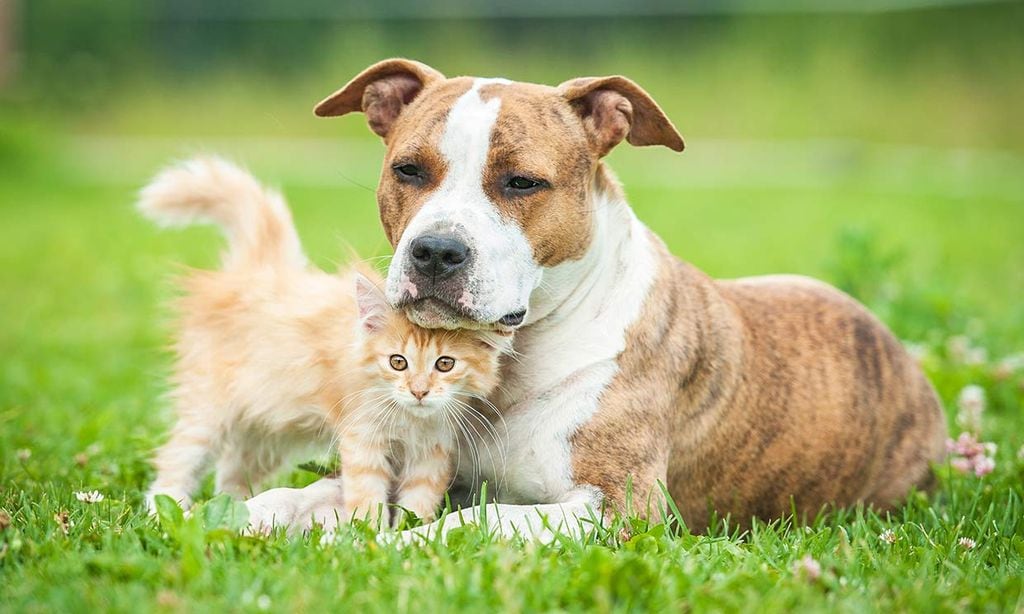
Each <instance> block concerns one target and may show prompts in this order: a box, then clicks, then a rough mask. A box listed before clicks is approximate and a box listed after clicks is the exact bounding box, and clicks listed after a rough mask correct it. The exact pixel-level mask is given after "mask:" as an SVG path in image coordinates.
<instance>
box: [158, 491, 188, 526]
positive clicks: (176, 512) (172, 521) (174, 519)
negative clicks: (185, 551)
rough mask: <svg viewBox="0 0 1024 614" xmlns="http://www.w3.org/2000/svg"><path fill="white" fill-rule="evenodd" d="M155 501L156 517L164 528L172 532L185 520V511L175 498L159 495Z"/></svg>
mask: <svg viewBox="0 0 1024 614" xmlns="http://www.w3.org/2000/svg"><path fill="white" fill-rule="evenodd" d="M154 502H155V503H156V517H157V520H159V521H160V527H161V528H162V529H163V530H165V531H168V532H172V531H174V530H176V529H177V528H179V527H180V526H181V525H182V524H183V523H184V522H185V513H184V512H183V511H182V510H181V506H179V505H178V502H177V501H175V500H174V499H172V498H170V497H168V496H167V495H157V496H156V498H155V499H154Z"/></svg>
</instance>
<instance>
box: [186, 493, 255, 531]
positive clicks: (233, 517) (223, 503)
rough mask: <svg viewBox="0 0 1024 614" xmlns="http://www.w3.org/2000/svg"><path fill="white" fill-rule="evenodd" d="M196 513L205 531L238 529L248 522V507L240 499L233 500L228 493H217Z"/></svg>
mask: <svg viewBox="0 0 1024 614" xmlns="http://www.w3.org/2000/svg"><path fill="white" fill-rule="evenodd" d="M196 515H197V516H198V517H199V518H200V519H201V521H202V523H203V529H204V530H205V531H208V532H209V531H213V530H216V529H228V530H231V531H240V530H242V529H244V528H245V526H246V525H247V524H248V522H249V509H248V508H247V507H245V504H244V503H242V502H241V501H235V500H234V499H232V498H231V497H229V496H228V495H217V496H216V497H214V498H212V499H210V500H209V501H207V502H206V503H204V504H203V505H202V507H200V508H199V509H198V510H197V511H196Z"/></svg>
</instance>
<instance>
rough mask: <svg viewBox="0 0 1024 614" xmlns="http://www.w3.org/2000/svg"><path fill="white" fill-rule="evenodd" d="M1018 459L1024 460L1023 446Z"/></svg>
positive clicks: (1018, 453) (1018, 452) (1018, 451)
mask: <svg viewBox="0 0 1024 614" xmlns="http://www.w3.org/2000/svg"><path fill="white" fill-rule="evenodd" d="M1017 458H1019V459H1020V460H1024V446H1021V447H1020V450H1017Z"/></svg>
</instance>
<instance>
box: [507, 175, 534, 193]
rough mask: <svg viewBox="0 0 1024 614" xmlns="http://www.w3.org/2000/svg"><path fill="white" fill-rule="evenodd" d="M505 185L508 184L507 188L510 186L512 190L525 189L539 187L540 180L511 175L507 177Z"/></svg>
mask: <svg viewBox="0 0 1024 614" xmlns="http://www.w3.org/2000/svg"><path fill="white" fill-rule="evenodd" d="M505 185H506V186H508V187H509V188H512V189H513V190H520V191H526V190H533V189H535V188H539V187H540V186H541V185H542V184H541V182H539V181H534V180H533V179H530V178H528V177H513V178H511V179H509V180H508V183H507V184H505Z"/></svg>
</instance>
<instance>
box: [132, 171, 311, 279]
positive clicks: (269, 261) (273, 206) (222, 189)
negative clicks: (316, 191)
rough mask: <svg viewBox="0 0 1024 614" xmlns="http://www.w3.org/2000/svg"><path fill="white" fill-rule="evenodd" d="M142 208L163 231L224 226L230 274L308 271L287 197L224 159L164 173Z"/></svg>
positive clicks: (147, 190)
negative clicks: (243, 269)
mask: <svg viewBox="0 0 1024 614" xmlns="http://www.w3.org/2000/svg"><path fill="white" fill-rule="evenodd" d="M138 208H139V211H141V212H142V213H143V214H144V215H145V216H146V217H148V218H150V219H151V220H153V221H155V222H156V223H158V224H160V225H161V226H186V225H189V224H194V223H210V224H215V225H217V226H219V227H220V228H221V230H223V231H224V234H225V235H226V236H227V238H228V245H229V247H228V251H227V253H226V254H224V266H225V268H228V267H232V266H239V265H253V264H264V265H275V266H295V267H304V266H306V262H307V261H306V256H305V255H304V254H303V253H302V244H301V243H300V241H299V236H298V234H297V233H296V232H295V224H294V223H293V222H292V216H291V212H289V210H288V205H286V204H285V201H284V199H283V198H281V195H280V194H278V193H277V192H274V191H272V190H268V189H267V188H265V187H264V186H263V185H261V184H260V183H259V182H258V181H256V179H255V178H254V177H253V176H252V175H250V174H249V173H248V172H246V171H244V170H242V169H241V168H239V167H237V166H235V165H234V164H232V163H230V162H228V161H226V160H224V159H222V158H218V157H214V156H210V157H199V158H194V159H192V160H189V161H187V162H184V163H181V164H178V165H175V166H172V167H170V168H168V169H166V170H164V171H163V172H161V173H160V174H159V175H157V176H156V178H154V179H153V181H152V182H150V184H149V185H147V186H146V187H145V188H144V189H143V190H142V192H141V194H140V195H139V202H138Z"/></svg>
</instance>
